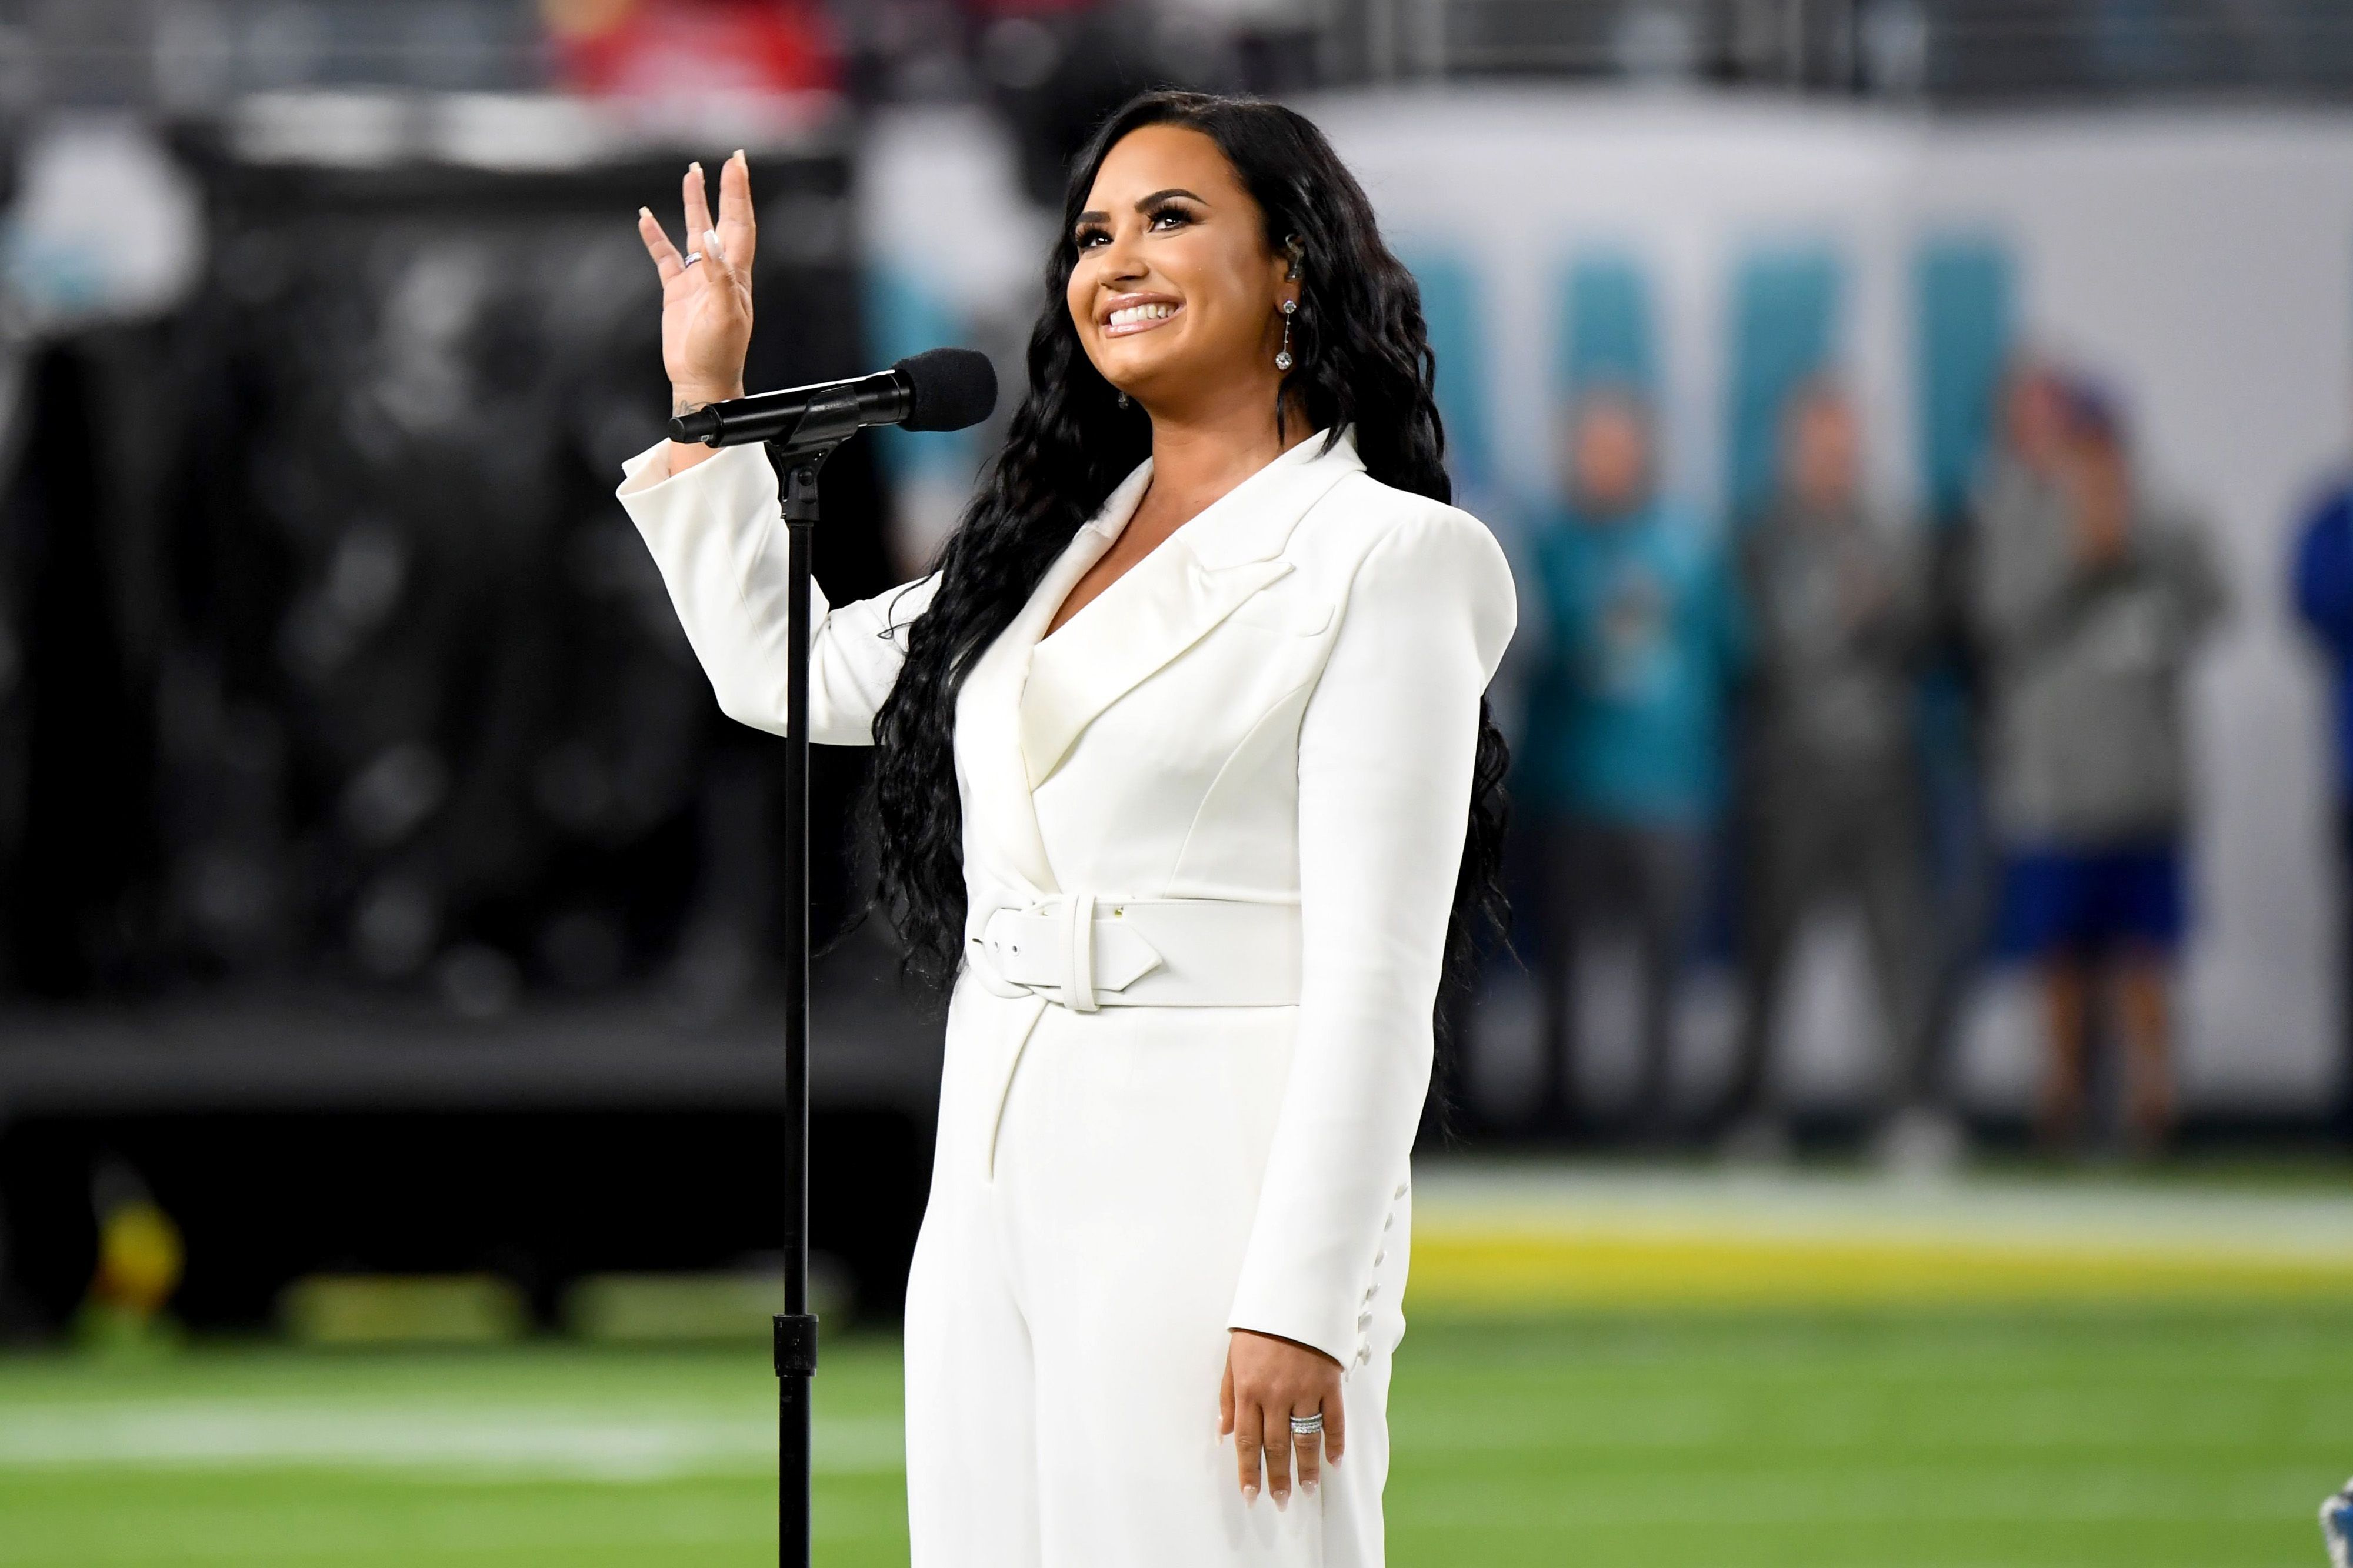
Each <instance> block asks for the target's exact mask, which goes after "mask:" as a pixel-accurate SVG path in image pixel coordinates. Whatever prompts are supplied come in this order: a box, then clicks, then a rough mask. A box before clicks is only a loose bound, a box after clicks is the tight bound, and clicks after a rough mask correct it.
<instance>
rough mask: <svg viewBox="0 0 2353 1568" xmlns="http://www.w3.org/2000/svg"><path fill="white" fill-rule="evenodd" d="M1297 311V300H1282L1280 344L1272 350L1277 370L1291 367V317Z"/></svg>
mask: <svg viewBox="0 0 2353 1568" xmlns="http://www.w3.org/2000/svg"><path fill="white" fill-rule="evenodd" d="M1298 311H1299V301H1298V300H1284V301H1283V302H1282V347H1281V348H1279V349H1277V350H1275V352H1274V368H1275V369H1277V370H1289V369H1290V368H1291V318H1292V317H1293V316H1294V315H1296V314H1297V313H1298Z"/></svg>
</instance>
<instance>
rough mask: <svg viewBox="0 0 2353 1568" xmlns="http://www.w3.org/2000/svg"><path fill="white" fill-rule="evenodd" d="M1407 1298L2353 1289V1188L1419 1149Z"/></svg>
mask: <svg viewBox="0 0 2353 1568" xmlns="http://www.w3.org/2000/svg"><path fill="white" fill-rule="evenodd" d="M1420 1176H1421V1179H1420V1180H1419V1181H1418V1182H1417V1184H1416V1187H1417V1190H1416V1193H1415V1197H1414V1204H1413V1209H1414V1213H1413V1215H1412V1220H1413V1225H1412V1231H1411V1235H1412V1247H1413V1253H1412V1260H1411V1275H1410V1279H1409V1286H1408V1295H1409V1300H1408V1302H1407V1306H1408V1309H1409V1310H1411V1309H1413V1308H1415V1307H1422V1308H1431V1307H1439V1308H1470V1309H1477V1308H1505V1309H1516V1308H1542V1307H1552V1306H1579V1305H1601V1306H1608V1305H1643V1304H1652V1303H1658V1304H1672V1303H1692V1304H1706V1303H1720V1304H1725V1305H1792V1306H1798V1305H1837V1304H1841V1303H1874V1302H1886V1303H1905V1302H1916V1303H1922V1304H1928V1303H1936V1302H2003V1301H2012V1302H2033V1301H2094V1300H2245V1299H2250V1298H2254V1299H2277V1298H2298V1299H2304V1300H2343V1301H2346V1302H2348V1303H2353V1188H2337V1187H2335V1186H2333V1185H2323V1186H2321V1187H2319V1188H2317V1189H2316V1190H2312V1191H2307V1192H2305V1193H2302V1194H2279V1195H2267V1194H2244V1193H2232V1192H2228V1191H2210V1190H2195V1189H2189V1190H2184V1189H2166V1188H2155V1187H2146V1186H2141V1187H2136V1186H2134V1185H2131V1184H2113V1183H2091V1182H2064V1181H2059V1182H2043V1181H2018V1180H1993V1179H1970V1180H1958V1181H1954V1182H1949V1183H1945V1184H1934V1185H1929V1186H1925V1187H1913V1186H1906V1185H1905V1184H1891V1183H1886V1182H1874V1181H1870V1180H1854V1179H1848V1178H1839V1177H1820V1176H1809V1175H1804V1174H1788V1175H1765V1176H1755V1175H1739V1174H1725V1173H1705V1172H1694V1173H1674V1172H1643V1171H1632V1172H1624V1171H1619V1172H1612V1171H1609V1170H1595V1169H1592V1168H1589V1167H1578V1166H1574V1165H1558V1164H1555V1165H1544V1164H1534V1163H1531V1164H1523V1165H1507V1164H1496V1165H1474V1164H1452V1165H1449V1164H1444V1163H1434V1164H1433V1165H1432V1166H1431V1167H1430V1168H1429V1169H1428V1170H1426V1171H1424V1172H1422V1173H1420Z"/></svg>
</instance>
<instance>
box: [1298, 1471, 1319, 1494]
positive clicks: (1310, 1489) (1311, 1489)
mask: <svg viewBox="0 0 2353 1568" xmlns="http://www.w3.org/2000/svg"><path fill="white" fill-rule="evenodd" d="M1299 1489H1300V1490H1301V1491H1303V1492H1305V1493H1306V1494H1307V1495H1308V1496H1309V1497H1314V1495H1315V1478H1314V1476H1310V1477H1308V1478H1307V1479H1305V1480H1303V1481H1302V1482H1300V1483H1299Z"/></svg>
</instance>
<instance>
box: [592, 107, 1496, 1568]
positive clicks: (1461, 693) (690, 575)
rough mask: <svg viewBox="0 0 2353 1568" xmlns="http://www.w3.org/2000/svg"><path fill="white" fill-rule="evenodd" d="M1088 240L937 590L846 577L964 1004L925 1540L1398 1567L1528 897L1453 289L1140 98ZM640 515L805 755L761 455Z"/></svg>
mask: <svg viewBox="0 0 2353 1568" xmlns="http://www.w3.org/2000/svg"><path fill="white" fill-rule="evenodd" d="M1064 218H1065V223H1064V228H1063V237H1062V238H1061V239H1060V242H1059V243H1058V244H1057V246H1056V247H1055V250H1054V254H1053V257H1052V259H1051V261H1050V266H1049V281H1050V292H1049V295H1048V301H1047V307H1046V309H1045V310H1044V312H1043V314H1042V315H1041V317H1040V319H1039V323H1038V326H1037V329H1036V331H1035V332H1034V333H1033V335H1032V337H1031V340H1030V347H1029V396H1028V398H1027V400H1026V401H1025V402H1024V404H1023V405H1022V406H1021V408H1020V410H1019V412H1018V414H1017V415H1016V416H1015V418H1014V420H1013V424H1012V427H1011V431H1010V433H1009V435H1008V437H1007V440H1006V445H1005V448H1004V450H1003V451H1002V452H1001V453H999V454H998V456H997V459H996V462H995V464H994V465H993V467H992V468H990V469H989V471H988V473H987V477H986V479H985V481H984V483H983V485H982V486H981V489H980V490H979V493H978V494H977V496H976V498H975V500H973V502H972V504H971V507H970V508H969V510H967V511H966V513H965V518H964V521H963V522H962V524H961V525H960V527H959V528H958V530H957V531H956V532H955V534H954V535H953V536H952V537H951V538H950V539H949V540H948V542H946V544H945V545H944V547H943V549H942V551H941V554H940V558H939V563H938V569H937V570H936V571H934V573H932V574H930V575H929V576H926V577H924V578H923V580H921V581H920V582H917V583H914V584H910V585H907V586H905V587H902V588H900V589H897V590H893V591H892V592H890V593H886V594H882V595H877V596H876V597H874V598H872V599H868V600H864V601H861V602H860V603H856V604H850V605H840V606H839V607H834V606H830V605H828V602H827V601H826V600H825V598H824V596H823V595H822V593H821V592H816V593H813V594H812V595H811V598H812V608H813V611H814V615H815V617H816V619H815V625H816V631H815V633H814V634H813V635H814V637H815V642H814V645H813V649H812V658H811V671H812V673H811V694H810V705H809V715H810V717H809V726H810V730H809V733H810V739H811V740H812V741H815V742H824V743H831V744H841V745H863V744H869V743H871V744H873V745H875V746H877V747H879V748H880V751H881V755H880V756H879V757H878V759H877V764H876V774H875V784H874V788H873V792H872V797H871V816H872V818H873V821H872V826H873V828H874V831H875V834H876V839H877V842H878V844H879V846H880V851H881V901H882V902H883V903H884V904H885V907H886V908H888V909H890V910H892V913H893V914H894V916H895V918H896V921H897V924H898V926H899V929H900V931H901V934H902V937H903V938H904V940H905V942H906V944H907V949H908V955H909V963H910V966H911V967H912V968H913V970H914V972H915V973H918V974H920V975H923V976H924V977H926V978H929V979H931V980H933V981H934V982H935V983H938V984H945V985H947V986H949V987H951V988H952V989H951V990H950V996H949V1004H948V1016H947V1052H946V1062H945V1069H944V1081H943V1083H942V1085H941V1097H940V1123H939V1137H938V1143H937V1152H936V1156H935V1160H934V1169H933V1177H932V1189H931V1197H930V1203H929V1205H928V1207H927V1209H926V1211H925V1214H924V1217H923V1230H922V1233H921V1236H920V1237H919V1239H918V1241H917V1244H916V1248H915V1257H914V1261H913V1268H912V1271H911V1273H910V1275H909V1278H908V1282H907V1311H906V1329H905V1343H906V1366H907V1493H908V1512H909V1519H910V1525H911V1534H912V1537H913V1560H914V1562H915V1563H916V1564H917V1565H918V1568H925V1565H934V1564H955V1565H956V1568H976V1565H996V1564H1003V1565H1005V1568H1015V1565H1022V1568H1034V1565H1037V1564H1041V1563H1042V1564H1046V1565H1048V1568H1063V1565H1066V1564H1067V1565H1071V1568H1078V1565H1081V1564H1083V1565H1085V1568H1102V1565H1104V1564H1153V1565H1160V1564H1166V1565H1167V1568H1203V1565H1206V1564H1212V1563H1250V1564H1306V1563H1326V1564H1335V1565H1336V1564H1374V1563H1379V1562H1380V1561H1381V1518H1380V1489H1381V1483H1382V1480H1383V1479H1384V1476H1385V1473H1386V1470H1387V1458H1388V1454H1387V1435H1386V1432H1385V1430H1384V1426H1383V1418H1382V1417H1383V1404H1384V1400H1385V1397H1386V1394H1387V1391H1388V1373H1389V1357H1390V1352H1391V1351H1392V1350H1393V1348H1394V1347H1395V1346H1396V1344H1397V1342H1398V1339H1399V1338H1400V1337H1401V1336H1402V1334H1403V1333H1404V1329H1405V1321H1404V1318H1403V1316H1402V1315H1401V1313H1400V1312H1399V1310H1398V1298H1399V1294H1400V1291H1401V1289H1402V1287H1403V1285H1404V1283H1405V1271H1406V1230H1407V1215H1408V1209H1407V1200H1408V1197H1409V1191H1408V1184H1407V1173H1408V1152H1409V1148H1410V1146H1411V1143H1412V1141H1413V1135H1414V1129H1415V1126H1416V1123H1417V1121H1418V1120H1419V1113H1420V1110H1421V1105H1422V1100H1423V1098H1424V1095H1425V1093H1426V1092H1427V1089H1428V1085H1429V1079H1430V1061H1431V1048H1432V1038H1431V1037H1432V1009H1433V1004H1434V1002H1435V999H1436V996H1437V993H1438V989H1439V983H1440V974H1441V970H1442V969H1443V968H1445V967H1446V966H1447V963H1448V961H1449V960H1450V959H1451V961H1452V963H1453V972H1454V973H1457V974H1460V973H1461V970H1462V969H1463V968H1464V967H1466V966H1467V957H1468V946H1469V942H1470V939H1471V936H1472V925H1473V924H1474V923H1475V922H1476V921H1480V920H1486V921H1494V920H1495V919H1496V917H1497V916H1498V915H1499V914H1500V903H1501V900H1500V896H1499V894H1498V893H1497V892H1496V890H1495V881H1496V879H1495V870H1496V867H1495V858H1496V850H1497V844H1498V839H1499V837H1500V830H1501V826H1502V824H1501V810H1502V807H1501V801H1500V798H1499V795H1498V788H1499V780H1500V778H1501V775H1502V771H1503V763H1504V750H1503V744H1502V742H1501V740H1500V738H1499V737H1498V736H1497V735H1496V734H1495V732H1494V729H1493V724H1492V723H1491V722H1490V721H1489V720H1488V717H1487V712H1486V708H1485V703H1484V698H1483V696H1482V692H1483V691H1484V689H1485V687H1486V685H1487V682H1488V679H1489V678H1490V677H1491V676H1492V675H1493V672H1494V669H1495V666H1496V663H1497V661H1498V660H1499V659H1500V658H1501V657H1502V655H1503V651H1504V645H1505V644H1506V643H1507V642H1508V641H1509V640H1510V637H1511V634H1512V630H1513V627H1514V622H1515V618H1516V615H1515V610H1514V595H1513V587H1512V580H1511V574H1510V572H1509V570H1508V568H1507V567H1506V566H1505V565H1504V557H1503V553H1502V552H1501V551H1500V550H1499V549H1498V548H1497V546H1496V544H1495V542H1494V540H1493V537H1492V536H1491V535H1490V534H1489V533H1488V532H1487V531H1486V529H1485V528H1484V527H1483V526H1482V525H1481V524H1480V523H1479V522H1478V521H1476V520H1475V519H1472V517H1470V516H1468V515H1467V514H1465V513H1463V512H1461V511H1458V510H1454V509H1453V508H1451V507H1450V506H1448V505H1446V504H1445V500H1446V496H1447V493H1448V491H1447V481H1446V476H1445V473H1444V471H1443V470H1442V469H1441V468H1440V463H1439V457H1440V430H1439V423H1438V416H1437V412H1436V408H1435V405H1433V404H1432V402H1431V398H1430V384H1431V374H1432V369H1433V361H1432V358H1431V355H1430V350H1429V347H1428V344H1427V341H1426V338H1425V334H1424V331H1423V326H1422V319H1421V313H1420V307H1419V300H1418V297H1417V295H1416V292H1415V289H1414V287H1413V283H1412V280H1411V279H1410V278H1409V275H1408V274H1407V273H1406V272H1405V270H1404V269H1403V268H1401V267H1400V266H1399V265H1398V262H1397V260H1396V259H1395V258H1393V257H1392V256H1391V255H1390V254H1389V253H1388V249H1387V248H1386V247H1384V246H1383V245H1382V243H1381V240H1380V237H1379V235H1378V232H1377V228H1376V226H1375V224H1374V220H1373V216H1372V211H1371V208H1370V205H1368V204H1367V203H1366V199H1365V196H1364V193H1363V192H1362V191H1361V190H1360V189H1359V188H1358V186H1357V185H1356V182H1355V181H1354V179H1352V178H1351V177H1350V176H1349V174H1348V173H1347V171H1346V170H1345V168H1344V167H1343V166H1342V165H1341V163H1340V162H1339V160H1338V159H1337V158H1336V157H1335V155H1334V154H1333V153H1332V151H1331V149H1330V147H1329V146H1328V145H1327V144H1326V143H1325V142H1324V139H1323V137H1322V136H1321V134H1320V133H1318V132H1316V130H1315V129H1314V126H1312V125H1311V124H1309V123H1308V121H1305V120H1303V119H1302V118H1301V117H1299V116H1298V115H1296V114H1293V113H1292V112H1291V111H1289V110H1284V109H1282V108H1279V107H1276V106H1274V105H1271V104H1265V103H1257V102H1249V101H1239V100H1227V99H1212V98H1206V97H1201V96H1198V95H1193V94H1180V93H1160V94H1152V95H1147V96H1145V97H1144V98H1141V99H1138V100H1135V101H1134V102H1133V103H1130V104H1129V105H1127V106H1126V107H1125V108H1124V110H1121V111H1120V112H1119V113H1118V114H1116V115H1114V116H1113V118H1112V119H1111V121H1109V122H1108V123H1107V124H1106V125H1105V126H1104V128H1103V131H1102V132H1100V133H1099V134H1098V135H1097V137H1096V139H1095V141H1094V142H1093V143H1092V146H1091V147H1090V148H1089V149H1088V150H1087V151H1086V152H1085V153H1083V154H1082V156H1081V158H1080V159H1079V160H1078V163H1077V164H1076V169H1075V173H1074V175H1073V178H1072V181H1071V187H1070V195H1069V197H1068V200H1067V202H1066V204H1065V212H1064ZM686 220H687V232H688V233H689V235H691V236H692V235H699V236H701V240H700V242H699V244H698V245H697V246H696V247H695V251H694V252H693V253H691V254H689V255H686V256H681V255H680V254H679V253H678V252H677V250H676V249H675V247H672V246H671V245H670V242H669V240H668V239H667V238H665V237H664V236H663V234H662V231H661V228H660V226H659V223H657V222H656V221H655V220H654V218H653V217H652V216H650V215H649V214H640V216H639V224H640V228H641V230H642V232H643V235H644V237H645V240H646V244H647V247H648V248H649V250H650V251H651V252H652V253H653V256H654V258H655V261H656V263H657V265H658V266H659V268H660V270H661V273H662V278H663V303H662V313H663V332H662V338H663V353H664V356H665V361H666V363H667V367H668V369H669V371H670V379H671V381H672V383H673V384H674V386H675V391H676V396H677V398H678V400H679V402H680V404H681V405H685V406H691V405H696V404H699V403H702V402H706V401H710V400H712V399H717V398H723V397H732V396H736V395H740V394H741V392H742V386H741V383H740V377H741V374H742V366H743V359H744V344H745V342H747V340H748V337H749V333H750V329H751V320H752V311H751V297H750V292H749V288H748V279H749V276H750V263H751V259H752V247H753V245H754V228H753V218H752V205H751V196H750V185H749V175H748V174H747V173H746V170H745V167H744V161H743V155H742V154H741V153H738V154H736V156H735V157H734V158H733V159H731V160H730V161H729V163H728V164H727V166H726V168H725V169H724V171H723V174H722V178H721V183H720V221H719V223H718V225H717V226H715V227H714V226H712V224H711V223H710V221H709V219H708V217H707V216H706V214H705V209H704V205H703V192H702V175H701V173H700V171H699V170H696V171H690V173H689V175H688V179H687V184H686ZM943 243H944V246H945V245H947V244H950V243H952V240H951V239H950V237H945V236H944V237H943ZM943 254H946V252H945V251H944V252H943ZM619 494H620V497H621V500H622V501H623V503H624V504H625V505H626V506H627V507H628V510H629V511H630V513H631V515H632V517H633V518H634V519H635V520H636V521H637V523H638V528H639V529H640V531H642V532H643V533H644V535H645V537H646V540H647V542H648V544H649V546H650V547H651V549H652V552H653V554H654V557H655V559H656V561H657V562H659V563H660V566H661V570H662V573H663V575H664V577H665V578H666V579H667V581H668V583H669V584H670V594H671V597H672V599H673V601H674V602H675V604H676V605H677V606H678V610H679V614H680V617H681V620H682V621H683V622H684V624H685V626H686V629H687V633H688V636H689V637H691V640H692V641H693V644H694V647H695V651H696V654H697V656H698V657H699V658H701V659H702V664H703V668H705V670H706V671H708V672H709V674H710V676H711V679H712V685H713V687H714V688H715V689H716V690H717V693H718V696H719V701H720V705H721V707H722V708H723V709H724V710H726V711H727V712H728V713H729V714H730V715H732V716H733V717H734V718H736V719H738V720H741V721H744V722H745V723H749V724H754V725H756V726H759V727H761V728H764V729H768V730H772V731H781V730H782V729H783V725H784V682H785V668H786V649H785V647H784V641H783V639H784V637H785V636H786V606H785V603H784V601H783V597H782V594H783V587H782V585H783V584H784V582H785V545H784V530H783V529H782V528H781V527H780V526H778V525H777V524H776V516H777V508H776V480H775V479H774V477H773V474H772V472H771V470H770V468H769V467H768V465H767V463H766V461H765V458H764V457H763V455H762V454H761V453H760V452H758V451H755V450H750V449H744V448H736V449H733V450H727V451H721V452H717V453H712V452H708V451H705V450H704V449H702V448H701V447H670V446H668V445H667V444H665V445H663V446H657V447H654V448H653V449H651V450H649V451H648V452H646V453H644V454H643V455H641V456H639V457H638V458H636V459H634V460H633V461H632V462H631V463H630V464H629V465H628V479H627V481H626V482H625V483H624V484H623V485H622V486H621V488H620V491H619ZM1344 1458H1345V1462H1344ZM1294 1479H1295V1481H1296V1487H1297V1492H1298V1494H1299V1496H1300V1497H1301V1498H1303V1499H1304V1503H1303V1506H1290V1505H1292V1504H1293V1502H1294V1500H1295V1499H1294ZM1261 1487H1263V1489H1264V1490H1265V1492H1266V1493H1267V1494H1268V1495H1269V1498H1270V1500H1271V1503H1272V1504H1273V1506H1271V1507H1268V1506H1260V1505H1259V1496H1260V1491H1261Z"/></svg>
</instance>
